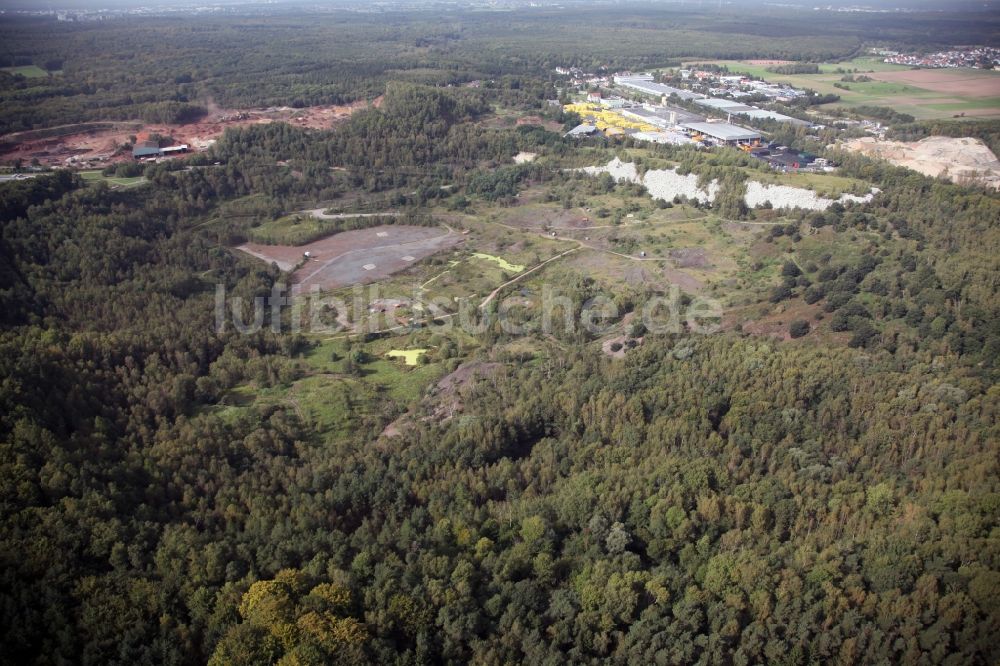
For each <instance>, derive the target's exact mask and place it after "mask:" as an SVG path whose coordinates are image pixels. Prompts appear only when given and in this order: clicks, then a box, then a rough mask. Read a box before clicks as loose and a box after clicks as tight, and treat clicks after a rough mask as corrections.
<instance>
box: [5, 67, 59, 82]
mask: <svg viewBox="0 0 1000 666" xmlns="http://www.w3.org/2000/svg"><path fill="white" fill-rule="evenodd" d="M0 69H2V70H3V71H5V72H7V73H9V74H13V75H15V76H23V77H24V78H26V79H41V78H45V77H46V76H48V75H49V72H47V71H45V70H44V69H42V68H41V67H39V66H38V65H24V66H21V67H0ZM52 74H62V72H52Z"/></svg>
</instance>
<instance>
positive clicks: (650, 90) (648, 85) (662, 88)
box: [615, 75, 703, 99]
mask: <svg viewBox="0 0 1000 666" xmlns="http://www.w3.org/2000/svg"><path fill="white" fill-rule="evenodd" d="M647 77H648V78H647ZM615 83H616V84H617V85H620V86H622V87H623V88H628V89H630V90H634V91H636V92H640V93H642V94H644V95H652V96H653V97H669V96H670V95H677V97H679V98H680V99H698V98H699V97H703V95H699V94H697V93H693V92H691V91H690V90H681V89H680V88H674V87H673V86H666V85H663V84H662V83H655V82H654V81H653V77H651V76H648V75H641V76H616V77H615Z"/></svg>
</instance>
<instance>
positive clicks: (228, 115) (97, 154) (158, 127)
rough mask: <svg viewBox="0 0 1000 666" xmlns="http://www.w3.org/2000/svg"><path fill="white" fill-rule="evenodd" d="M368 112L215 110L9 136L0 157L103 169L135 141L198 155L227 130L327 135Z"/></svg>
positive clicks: (0, 143) (349, 107) (351, 108)
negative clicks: (164, 120)
mask: <svg viewBox="0 0 1000 666" xmlns="http://www.w3.org/2000/svg"><path fill="white" fill-rule="evenodd" d="M380 102H381V98H379V99H376V100H375V101H374V102H373V104H374V105H375V106H378V105H379V103H380ZM367 106H368V102H355V103H353V104H345V105H339V106H314V107H308V108H304V109H292V108H290V107H271V108H267V109H246V110H233V109H220V108H217V107H215V108H212V109H211V110H210V112H209V113H208V115H206V116H205V117H204V118H202V119H201V120H199V121H198V122H195V123H187V124H184V125H169V124H146V123H142V122H140V121H135V122H121V123H81V124H80V125H79V131H73V132H70V133H66V134H63V135H61V136H50V137H41V138H40V137H38V135H39V134H44V133H45V131H44V130H42V131H39V130H32V131H29V132H17V133H14V134H8V135H6V136H3V137H0V153H2V154H3V161H4V162H14V161H15V160H17V159H22V160H25V161H30V160H32V159H37V160H38V161H39V162H40V163H41V164H43V165H46V166H66V165H67V164H76V165H80V166H85V165H90V166H95V167H100V166H103V165H105V164H108V163H116V162H122V161H128V160H131V159H132V154H131V152H129V151H127V150H123V149H122V148H121V146H123V145H125V144H126V143H128V141H129V139H130V137H132V136H135V137H136V138H137V139H139V140H142V139H145V138H148V137H149V136H151V135H153V134H159V135H160V136H163V137H172V138H173V140H174V141H173V143H174V144H182V143H186V144H188V145H189V146H190V147H191V150H192V151H200V150H205V149H207V148H208V147H209V146H211V145H212V143H214V142H215V140H217V139H218V138H219V137H220V136H222V133H223V132H224V131H225V130H226V128H228V127H242V126H246V125H258V124H266V123H273V122H287V123H290V124H292V125H295V126H297V127H307V128H310V129H326V128H329V127H332V126H333V125H334V124H336V123H338V122H341V121H343V120H345V119H346V118H348V117H350V115H351V114H352V113H354V112H355V111H358V110H360V109H363V108H366V107H367ZM75 127H76V126H68V127H67V128H66V129H68V130H72V129H74V128H75ZM95 127H96V128H97V129H95ZM54 129H55V128H54ZM160 159H163V158H160Z"/></svg>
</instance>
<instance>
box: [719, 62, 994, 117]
mask: <svg viewBox="0 0 1000 666" xmlns="http://www.w3.org/2000/svg"><path fill="white" fill-rule="evenodd" d="M703 62H705V61H703ZM712 64H716V65H720V66H721V65H725V66H726V67H728V68H729V69H730V71H733V72H737V73H745V74H749V75H752V76H758V77H760V78H763V79H765V80H767V81H773V82H776V83H787V84H788V85H791V86H794V87H796V88H810V89H812V90H815V91H817V92H819V93H822V94H834V95H840V98H841V99H840V102H836V103H833V104H829V105H824V106H820V107H818V108H820V109H823V108H835V107H846V108H850V107H855V106H862V105H870V106H887V107H891V108H892V109H893V110H895V111H897V112H899V113H908V114H910V115H912V116H913V117H915V118H917V119H918V120H929V119H937V118H952V117H955V116H962V115H964V116H967V117H973V116H974V117H998V116H1000V73H997V72H990V71H983V70H975V69H920V70H914V69H912V68H910V67H906V66H903V65H894V64H890V63H884V62H881V61H879V60H877V59H875V58H856V59H854V60H849V61H846V62H842V63H823V64H821V65H820V73H819V74H775V73H772V72H769V71H767V67H768V66H766V65H757V64H750V63H747V62H743V61H736V60H716V61H712ZM860 74H864V75H866V76H868V77H870V78H872V79H874V80H873V81H862V82H857V81H855V82H850V81H847V82H845V81H841V79H842V78H843V77H844V76H846V75H852V76H857V75H860ZM835 83H836V84H840V85H841V86H844V87H837V86H834V84H835Z"/></svg>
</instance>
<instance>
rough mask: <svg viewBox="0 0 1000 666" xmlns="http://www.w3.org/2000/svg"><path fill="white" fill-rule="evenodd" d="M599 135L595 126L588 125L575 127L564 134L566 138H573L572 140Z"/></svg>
mask: <svg viewBox="0 0 1000 666" xmlns="http://www.w3.org/2000/svg"><path fill="white" fill-rule="evenodd" d="M596 134H599V131H598V129H597V127H596V126H595V125H588V124H586V123H584V124H583V125H577V126H576V127H574V128H573V129H571V130H570V131H568V132H566V136H570V137H573V138H574V139H579V138H581V137H587V136H594V135H596Z"/></svg>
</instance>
